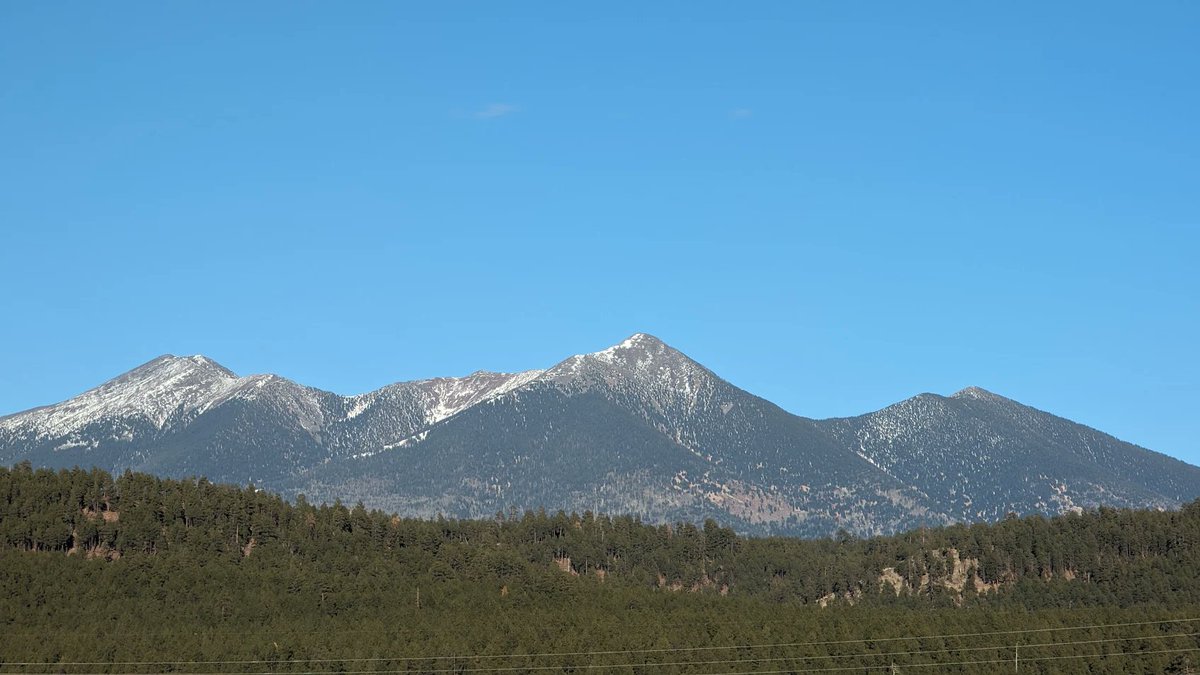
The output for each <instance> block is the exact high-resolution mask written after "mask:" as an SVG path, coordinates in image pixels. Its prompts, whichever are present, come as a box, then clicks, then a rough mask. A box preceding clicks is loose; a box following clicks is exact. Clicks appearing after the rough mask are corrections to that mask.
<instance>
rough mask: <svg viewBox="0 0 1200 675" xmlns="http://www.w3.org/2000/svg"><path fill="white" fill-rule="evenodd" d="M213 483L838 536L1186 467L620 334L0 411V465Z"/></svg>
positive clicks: (1132, 482) (927, 398)
mask: <svg viewBox="0 0 1200 675" xmlns="http://www.w3.org/2000/svg"><path fill="white" fill-rule="evenodd" d="M21 460H29V461H31V462H32V463H33V464H34V465H36V466H47V467H52V468H64V467H70V466H75V465H80V466H98V467H101V468H105V469H107V470H111V471H114V472H116V473H119V472H121V471H123V470H125V469H127V468H128V469H133V470H135V471H144V472H149V473H153V474H156V475H160V476H165V477H176V478H180V477H185V476H197V475H204V476H209V477H210V478H212V479H214V480H218V481H224V482H233V483H238V484H245V483H247V482H253V483H254V484H255V485H258V486H260V487H263V488H266V489H269V490H273V491H276V492H280V493H282V494H284V495H286V496H288V497H294V496H295V495H297V494H301V493H303V494H306V495H308V496H309V497H310V498H313V499H315V500H324V501H333V500H335V499H341V500H342V501H344V502H347V503H354V502H357V501H362V502H363V503H364V504H366V505H367V506H370V507H374V508H380V509H384V510H387V511H396V512H399V513H402V514H404V515H407V516H419V517H426V518H431V517H436V516H437V515H439V514H444V515H446V516H447V517H456V518H486V517H490V516H491V514H493V513H495V512H496V511H497V510H504V511H507V510H508V509H509V508H510V507H513V506H516V507H517V508H518V509H519V510H521V511H524V510H527V509H532V510H537V509H539V508H545V509H546V510H548V511H551V512H554V511H557V510H559V509H562V510H566V511H572V510H573V511H578V512H583V511H587V510H591V511H594V512H600V511H604V512H610V513H627V514H636V515H638V516H640V517H642V518H643V519H644V520H646V521H648V522H653V523H672V522H678V521H689V522H692V523H695V524H701V523H703V521H704V520H705V519H707V518H715V519H717V520H720V521H721V522H723V523H726V524H727V525H728V526H730V527H732V528H734V529H735V530H737V531H738V532H741V533H746V534H788V535H803V536H829V535H832V534H833V533H835V532H836V531H838V530H839V529H844V530H846V531H849V532H851V533H853V534H855V535H856V536H869V535H875V534H889V533H894V532H899V531H904V530H908V529H913V528H916V527H921V526H939V525H947V524H950V523H954V522H980V521H994V520H997V519H999V518H1002V517H1004V516H1005V515H1006V514H1008V513H1010V512H1012V513H1017V514H1019V515H1026V514H1033V513H1041V514H1045V515H1054V514H1058V513H1065V512H1068V511H1072V510H1077V509H1088V508H1095V507H1097V506H1101V505H1104V506H1112V507H1128V508H1168V509H1170V508H1176V507H1178V506H1179V505H1181V504H1183V503H1185V502H1189V501H1191V500H1193V499H1196V498H1197V497H1200V468H1197V467H1194V466H1191V465H1189V464H1186V463H1184V462H1181V461H1179V460H1176V459H1173V458H1170V457H1167V456H1165V455H1162V454H1159V453H1156V452H1152V451H1150V450H1147V449H1145V448H1140V447H1137V446H1135V445H1132V444H1130V443H1126V442H1123V441H1120V440H1118V439H1116V438H1113V437H1112V436H1109V435H1107V434H1104V433H1101V432H1099V431H1096V430H1095V429H1090V428H1088V427H1085V426H1083V425H1080V424H1076V423H1074V422H1071V421H1069V420H1065V419H1062V418H1060V417H1056V416H1054V415H1051V414H1049V413H1046V412H1043V411H1040V410H1036V409H1034V408H1031V407H1029V406H1025V405H1022V404H1020V403H1018V402H1016V401H1013V400H1010V399H1007V398H1005V397H1003V396H998V395H996V394H992V393H990V392H987V391H984V390H982V389H978V388H967V389H964V390H963V391H960V392H958V393H956V394H954V395H951V396H939V395H935V394H921V395H918V396H915V397H913V398H910V399H908V400H905V401H902V402H900V403H897V404H895V405H892V406H889V407H887V408H885V409H883V410H880V411H876V412H873V413H869V414H866V415H862V416H859V417H851V418H842V419H830V420H813V419H809V418H806V417H802V416H799V415H795V414H792V413H790V412H788V411H785V410H783V409H782V408H780V407H779V406H777V405H775V404H773V403H771V402H770V401H767V400H764V399H762V398H759V397H757V396H754V395H753V394H750V393H749V392H746V391H743V390H741V389H739V388H737V387H736V386H734V385H732V384H731V383H729V382H727V381H725V380H723V379H722V378H720V377H719V376H718V375H716V374H715V373H713V372H712V371H710V370H708V369H707V368H705V367H704V366H702V365H701V364H699V363H697V362H696V361H694V360H692V359H691V358H689V357H688V356H687V355H685V354H683V353H682V352H680V351H678V350H676V349H673V348H672V347H670V346H669V345H667V344H665V343H663V342H662V341H661V340H658V339H657V338H655V337H653V336H650V335H645V334H641V333H639V334H635V335H633V336H631V337H629V338H628V339H626V340H624V341H622V342H621V343H619V344H616V345H613V346H612V347H609V348H608V349H604V350H601V351H599V352H595V353H591V354H580V355H576V356H571V357H569V358H567V359H564V360H563V361H561V362H559V363H558V364H555V365H553V366H551V367H549V368H546V369H544V370H530V371H525V372H521V373H487V372H476V373H474V374H472V375H469V376H467V377H461V378H438V379H433V380H422V381H417V382H400V383H397V384H393V385H390V386H388V387H384V388H382V389H380V390H377V391H373V392H369V393H366V394H361V395H357V396H339V395H337V394H334V393H331V392H326V391H321V390H318V389H314V388H312V387H306V386H303V385H301V384H298V383H296V382H292V381H290V380H287V379H286V378H282V377H278V376H275V375H250V376H246V377H239V376H237V375H235V374H234V373H232V372H231V371H229V370H228V369H226V368H224V367H222V366H220V365H219V364H217V363H216V362H214V361H213V360H211V359H208V358H206V357H203V356H189V357H174V356H163V357H160V358H158V359H155V360H153V361H151V362H149V363H147V364H145V365H143V366H140V367H138V368H135V369H134V370H132V371H130V372H128V373H125V374H124V375H121V376H119V377H117V378H114V379H113V380H110V381H109V382H106V383H104V384H102V385H100V386H99V387H96V388H94V389H91V390H89V391H87V392H84V393H83V394H80V395H79V396H76V397H74V398H72V399H69V400H67V401H63V402H61V403H58V404H55V405H51V406H45V407H42V408H36V409H33V410H29V411H25V412H23V413H18V414H15V415H10V416H7V417H2V418H0V463H4V464H8V463H14V462H17V461H21Z"/></svg>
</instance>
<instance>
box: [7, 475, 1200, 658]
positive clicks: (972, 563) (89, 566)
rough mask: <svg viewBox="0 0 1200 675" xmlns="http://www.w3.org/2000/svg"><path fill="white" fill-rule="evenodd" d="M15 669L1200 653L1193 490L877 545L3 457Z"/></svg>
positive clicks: (1198, 508) (1198, 541)
mask: <svg viewBox="0 0 1200 675" xmlns="http://www.w3.org/2000/svg"><path fill="white" fill-rule="evenodd" d="M0 587H2V590H3V594H2V596H0V675H2V674H3V673H101V672H121V673H159V672H181V673H276V672H278V673H285V672H287V673H317V672H349V673H369V672H387V673H400V672H426V673H441V672H462V673H486V672H594V673H714V674H715V673H791V672H795V673H800V672H834V671H837V672H964V673H976V672H978V673H991V672H1007V671H1008V670H1011V669H1013V668H1019V671H1020V672H1061V673H1097V672H1112V673H1126V672H1129V673H1162V672H1180V673H1182V672H1200V637H1198V636H1200V501H1197V502H1193V503H1191V504H1189V505H1186V506H1185V507H1184V508H1182V509H1181V510H1179V511H1171V512H1166V511H1163V512H1158V511H1127V510H1113V509H1100V510H1098V511H1094V512H1086V513H1082V514H1078V515H1066V516H1061V517H1056V518H1049V519H1047V518H1043V517H1037V516H1034V517H1028V518H1009V519H1006V520H1004V521H1003V522H1000V523H996V524H993V525H955V526H951V527H946V528H939V529H929V530H918V531H913V532H908V533H905V534H901V535H897V536H892V537H881V538H871V539H855V538H853V537H850V536H848V535H843V536H839V537H835V538H832V539H826V540H801V539H791V538H744V537H741V536H738V535H737V534H736V533H734V532H733V531H732V530H730V529H727V528H724V527H721V526H720V525H719V524H717V523H715V522H712V521H708V522H706V523H704V524H703V525H702V526H696V525H693V524H689V523H680V524H676V525H670V526H667V525H650V524H645V523H642V522H640V521H639V520H638V519H636V518H632V517H628V516H616V517H610V516H607V515H599V514H593V513H583V514H573V513H572V514H567V513H561V512H560V513H553V514H549V513H545V512H540V511H539V512H525V513H516V512H510V513H498V514H496V516H495V517H494V518H492V519H487V520H473V521H460V520H444V519H438V520H415V519H406V518H401V517H397V516H395V515H391V514H386V513H382V512H379V511H370V510H367V509H365V508H363V507H362V506H361V505H358V506H354V507H347V506H345V505H342V504H340V503H335V504H333V505H322V506H316V505H313V504H310V503H308V502H307V501H306V500H304V499H303V498H300V499H298V500H297V501H296V503H294V504H293V503H288V502H286V501H284V500H282V499H281V498H279V497H277V496H275V495H272V494H268V493H264V492H261V491H258V490H256V489H254V488H253V487H246V488H237V487H231V486H223V485H215V484H212V483H209V482H207V481H205V480H203V479H201V480H165V479H160V478H155V477H153V476H149V475H145V474H135V473H126V474H125V475H123V476H121V477H119V478H116V479H114V478H113V477H112V476H110V475H108V474H106V473H104V472H102V471H99V470H90V471H88V470H82V469H74V470H62V471H57V472H56V471H50V470H35V469H33V468H31V467H30V466H29V465H28V464H21V465H17V466H16V467H13V468H12V469H5V468H0Z"/></svg>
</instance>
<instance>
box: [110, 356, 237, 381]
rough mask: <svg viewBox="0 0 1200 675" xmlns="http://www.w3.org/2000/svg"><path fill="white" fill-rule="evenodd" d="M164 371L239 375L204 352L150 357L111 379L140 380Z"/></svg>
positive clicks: (216, 375) (230, 376) (225, 377)
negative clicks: (189, 354)
mask: <svg viewBox="0 0 1200 675" xmlns="http://www.w3.org/2000/svg"><path fill="white" fill-rule="evenodd" d="M163 373H176V374H181V373H193V374H197V375H203V374H207V375H210V376H215V377H218V378H220V379H228V378H235V377H237V375H236V374H234V372H233V371H231V370H229V369H228V368H226V367H225V366H222V365H221V364H219V363H217V362H216V361H213V360H212V359H210V358H208V357H207V356H204V355H202V354H193V355H191V356H175V355H174V354H163V355H162V356H158V357H156V358H153V359H150V360H149V361H147V362H146V363H143V364H142V365H140V366H138V367H136V368H134V369H133V370H130V371H128V372H126V373H124V374H122V375H119V376H117V377H116V378H115V379H114V380H111V381H112V382H117V381H126V382H127V381H130V380H139V379H144V378H147V377H156V376H159V375H161V374H163Z"/></svg>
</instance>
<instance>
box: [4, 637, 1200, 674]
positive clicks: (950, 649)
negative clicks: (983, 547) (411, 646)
mask: <svg viewBox="0 0 1200 675" xmlns="http://www.w3.org/2000/svg"><path fill="white" fill-rule="evenodd" d="M1197 636H1200V633H1172V634H1166V635H1134V636H1127V637H1116V638H1098V639H1092V640H1071V641H1060V642H1041V643H1033V644H1023V645H1021V646H1022V647H1025V648H1027V649H1037V648H1040V647H1061V646H1070V645H1084V644H1101V643H1112V642H1129V641H1132V640H1166V639H1172V638H1187V637H1197ZM1012 647H1013V645H1011V644H999V645H988V646H974V647H947V648H941V649H919V650H908V651H892V652H858V653H852V654H825V655H808V656H780V657H748V658H740V659H720V660H710V661H660V662H640V663H616V664H582V665H573V666H571V667H573V668H576V669H581V670H583V669H587V670H595V669H611V668H636V667H655V666H658V667H661V666H685V665H718V664H734V663H752V662H753V663H764V662H779V661H813V660H818V659H847V658H880V657H895V656H920V655H926V654H945V653H957V652H972V651H991V650H1001V649H1010V648H1012ZM511 656H512V657H513V658H528V656H527V655H521V654H514V655H511ZM436 658H445V657H396V658H385V657H372V658H359V659H355V658H348V659H332V658H330V659H280V660H253V661H250V660H247V661H116V662H109V661H90V662H74V663H70V662H64V663H37V662H22V663H17V662H14V663H8V664H0V667H13V666H20V667H56V668H57V667H62V666H70V665H75V666H83V665H87V666H97V665H113V666H131V665H159V666H161V665H218V664H219V665H247V664H261V663H271V664H283V663H346V662H362V661H392V662H408V661H424V660H433V659H436ZM470 658H473V657H469V656H464V657H462V659H463V660H468V659H470ZM1026 660H1029V659H1026ZM562 667H563V666H561V665H555V666H546V665H541V666H535V665H524V666H486V667H470V668H463V667H455V668H436V669H425V670H423V672H426V673H448V672H509V671H517V670H523V671H541V670H558V669H561V668H562ZM4 672H7V673H25V672H28V671H21V670H16V671H4ZM33 672H39V671H33ZM230 672H237V673H238V674H239V675H283V674H284V673H287V674H289V675H315V674H316V673H319V672H323V671H307V672H304V671H278V672H246V671H222V673H178V674H177V675H226V674H227V673H230ZM400 672H407V671H396V670H351V671H341V673H342V675H366V674H368V673H380V674H384V673H400Z"/></svg>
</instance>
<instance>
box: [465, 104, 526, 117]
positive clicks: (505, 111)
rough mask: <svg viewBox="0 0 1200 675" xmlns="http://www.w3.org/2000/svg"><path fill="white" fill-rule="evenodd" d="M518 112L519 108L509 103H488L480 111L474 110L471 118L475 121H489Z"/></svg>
mask: <svg viewBox="0 0 1200 675" xmlns="http://www.w3.org/2000/svg"><path fill="white" fill-rule="evenodd" d="M518 110H520V108H518V107H517V106H515V105H513V104H511V103H489V104H487V105H485V106H484V107H483V108H482V109H480V110H476V111H475V112H474V113H472V114H471V117H474V118H475V119H477V120H491V119H495V118H497V117H504V116H505V115H511V114H513V113H515V112H517V111H518Z"/></svg>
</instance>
